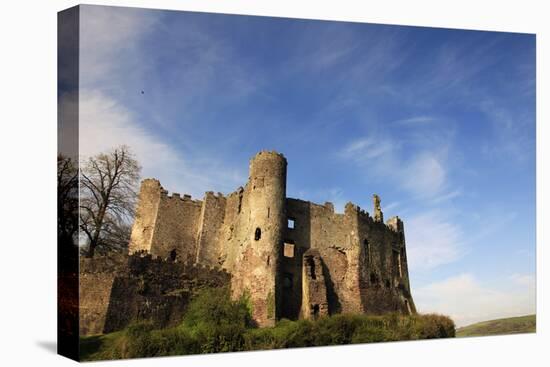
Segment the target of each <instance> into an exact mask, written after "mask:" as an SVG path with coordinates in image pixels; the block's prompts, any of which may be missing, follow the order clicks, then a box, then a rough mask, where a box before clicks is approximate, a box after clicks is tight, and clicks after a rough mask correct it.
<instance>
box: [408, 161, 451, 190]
mask: <svg viewBox="0 0 550 367" xmlns="http://www.w3.org/2000/svg"><path fill="white" fill-rule="evenodd" d="M403 172H404V175H402V177H401V183H402V185H403V186H404V188H405V189H407V190H409V191H410V192H411V193H413V194H414V195H417V196H419V197H432V196H434V195H437V194H439V193H440V192H441V190H442V189H443V188H444V187H445V184H446V179H447V177H446V176H447V172H446V169H445V168H444V166H443V163H442V162H441V161H440V159H439V157H438V156H436V155H435V154H433V153H431V152H422V153H419V154H417V155H416V156H415V157H414V158H413V159H412V160H411V161H410V162H409V163H408V165H407V167H406V168H405V170H404V171H403Z"/></svg>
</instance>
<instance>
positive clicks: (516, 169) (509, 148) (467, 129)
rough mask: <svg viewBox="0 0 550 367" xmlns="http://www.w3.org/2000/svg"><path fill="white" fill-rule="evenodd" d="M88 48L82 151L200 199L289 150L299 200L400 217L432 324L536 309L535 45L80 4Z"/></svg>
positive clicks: (471, 35)
mask: <svg viewBox="0 0 550 367" xmlns="http://www.w3.org/2000/svg"><path fill="white" fill-rule="evenodd" d="M80 47H81V69H80V72H81V85H80V87H81V94H80V121H81V126H80V129H81V141H80V148H81V152H82V154H83V155H89V154H94V153H97V152H99V151H103V150H106V149H109V148H111V147H113V146H116V145H118V144H128V145H130V146H131V147H132V148H133V149H134V151H135V152H136V154H137V156H138V158H139V160H140V162H141V163H142V165H143V176H144V177H156V178H158V179H160V181H161V183H162V184H163V186H164V187H165V188H166V189H168V190H169V191H175V192H180V193H190V194H192V195H193V196H195V197H202V194H203V192H204V191H209V190H213V191H221V192H224V193H229V192H231V191H233V190H235V188H236V187H238V186H240V185H243V184H244V183H245V181H246V178H247V169H248V160H249V158H250V157H251V156H252V155H254V154H255V153H256V152H257V151H259V150H262V149H269V150H272V149H275V150H278V151H280V152H282V153H284V155H285V156H286V157H287V159H288V161H289V166H288V189H287V191H288V192H287V194H288V196H290V197H299V198H302V199H306V200H311V201H314V202H320V203H323V202H325V201H332V202H334V203H335V206H336V208H337V209H340V210H342V208H343V206H344V204H345V203H346V202H348V201H351V202H353V203H356V204H358V205H359V206H361V207H362V208H364V209H366V210H367V211H371V212H372V194H373V193H377V194H379V195H380V196H381V198H382V209H383V211H384V213H385V217H386V218H389V217H391V216H393V215H399V216H400V217H401V218H403V220H404V222H405V230H406V238H407V247H408V257H409V262H410V265H409V266H410V269H409V271H410V277H411V287H412V292H413V297H414V298H415V302H416V304H417V308H418V309H419V311H420V312H440V313H446V314H449V315H451V316H452V317H453V318H454V319H455V321H456V322H457V324H458V325H464V324H467V323H470V322H475V321H478V320H484V319H489V318H496V317H504V316H511V315H520V314H526V313H533V312H535V36H534V35H527V34H513V33H502V32H481V31H465V30H450V29H436V28H419V27H404V26H385V25H374V24H360V23H345V22H327V21H312V20H296V19H283V18H269V17H251V16H230V15H215V14H206V13H185V12H169V11H153V10H139V9H131V8H108V7H94V6H84V7H83V10H82V12H81V44H80ZM141 91H143V93H141ZM66 103H71V102H70V101H69V99H68V100H67V102H66Z"/></svg>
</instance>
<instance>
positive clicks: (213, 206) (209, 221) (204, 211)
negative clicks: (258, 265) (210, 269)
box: [195, 191, 226, 265]
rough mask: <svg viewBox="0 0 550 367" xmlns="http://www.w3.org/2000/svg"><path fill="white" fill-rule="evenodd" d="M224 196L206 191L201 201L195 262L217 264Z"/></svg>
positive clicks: (223, 213)
mask: <svg viewBox="0 0 550 367" xmlns="http://www.w3.org/2000/svg"><path fill="white" fill-rule="evenodd" d="M225 204H226V199H225V197H224V196H223V195H222V194H220V193H218V195H217V196H216V195H214V193H213V192H212V191H208V192H207V193H206V194H205V196H204V200H203V201H202V208H201V214H200V219H199V225H198V232H197V255H196V258H195V262H196V263H202V264H208V265H217V264H218V259H219V256H220V245H221V241H220V231H221V227H222V225H223V221H224V217H225Z"/></svg>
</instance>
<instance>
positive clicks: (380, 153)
mask: <svg viewBox="0 0 550 367" xmlns="http://www.w3.org/2000/svg"><path fill="white" fill-rule="evenodd" d="M401 149H402V143H401V142H400V141H398V140H395V139H394V138H390V137H387V136H383V135H374V134H373V135H369V136H366V137H362V138H359V139H355V140H352V141H350V142H349V143H348V144H347V145H345V146H344V147H343V148H342V149H341V150H340V151H339V152H338V156H339V157H340V158H341V159H344V160H347V161H351V162H354V163H355V164H358V165H360V166H361V168H363V169H365V174H366V175H369V177H372V176H378V178H379V179H386V180H388V179H389V180H391V181H392V182H394V183H395V184H397V185H398V186H399V187H401V188H402V189H404V190H406V191H407V192H409V193H410V194H412V195H413V196H414V197H417V198H420V199H426V198H436V197H438V196H440V195H441V192H442V191H443V190H444V189H446V188H447V186H448V181H447V170H446V168H445V163H446V162H445V161H444V159H445V157H446V155H445V154H439V153H438V152H436V151H428V150H420V151H418V152H416V153H414V154H413V155H412V156H409V157H404V153H403V152H402V151H401Z"/></svg>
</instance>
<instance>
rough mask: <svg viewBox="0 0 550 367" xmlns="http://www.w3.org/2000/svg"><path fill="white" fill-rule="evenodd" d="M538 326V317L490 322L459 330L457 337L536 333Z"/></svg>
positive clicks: (529, 316) (512, 318) (457, 330)
mask: <svg viewBox="0 0 550 367" xmlns="http://www.w3.org/2000/svg"><path fill="white" fill-rule="evenodd" d="M536 324H537V318H536V315H527V316H520V317H510V318H505V319H498V320H489V321H483V322H478V323H477V324H472V325H468V326H464V327H461V328H458V329H456V336H457V337H465V336H487V335H503V334H522V333H534V332H535V331H536Z"/></svg>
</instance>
